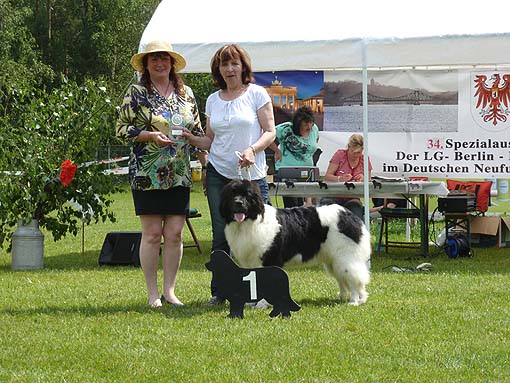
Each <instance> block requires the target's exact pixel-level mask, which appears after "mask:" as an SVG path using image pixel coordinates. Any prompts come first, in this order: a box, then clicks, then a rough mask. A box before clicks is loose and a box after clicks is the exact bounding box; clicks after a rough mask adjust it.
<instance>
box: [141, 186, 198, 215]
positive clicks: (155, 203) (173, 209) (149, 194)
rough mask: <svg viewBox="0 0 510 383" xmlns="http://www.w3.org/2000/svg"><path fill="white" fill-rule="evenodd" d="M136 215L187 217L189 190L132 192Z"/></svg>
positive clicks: (179, 187) (181, 188) (180, 187)
mask: <svg viewBox="0 0 510 383" xmlns="http://www.w3.org/2000/svg"><path fill="white" fill-rule="evenodd" d="M132 192H133V202H134V204H135V213H136V215H187V214H188V211H189V196H190V188H187V187H184V186H176V187H173V188H170V189H166V190H146V191H143V190H132Z"/></svg>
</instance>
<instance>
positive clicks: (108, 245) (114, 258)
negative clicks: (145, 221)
mask: <svg viewBox="0 0 510 383" xmlns="http://www.w3.org/2000/svg"><path fill="white" fill-rule="evenodd" d="M141 240H142V232H140V231H116V232H115V231H114V232H110V233H108V234H106V238H105V239H104V242H103V247H102V248H101V253H100V254H99V265H133V266H140V242H141Z"/></svg>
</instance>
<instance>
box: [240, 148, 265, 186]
mask: <svg viewBox="0 0 510 383" xmlns="http://www.w3.org/2000/svg"><path fill="white" fill-rule="evenodd" d="M234 153H235V155H236V156H237V158H239V159H240V160H241V161H242V160H243V155H242V154H241V152H239V151H237V150H236V151H235V152H234ZM252 166H253V167H254V168H255V172H256V173H258V175H259V176H260V177H261V178H264V177H265V174H264V173H263V172H262V170H260V168H259V167H258V166H257V164H256V163H255V162H254V163H253V164H252V165H248V166H247V167H246V170H245V172H246V173H248V181H250V182H251V172H250V170H249V169H250V168H251V167H252ZM237 176H238V177H239V179H240V180H242V179H243V169H242V168H241V165H237Z"/></svg>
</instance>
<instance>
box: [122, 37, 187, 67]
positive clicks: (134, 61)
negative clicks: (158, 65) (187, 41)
mask: <svg viewBox="0 0 510 383" xmlns="http://www.w3.org/2000/svg"><path fill="white" fill-rule="evenodd" d="M154 52H166V53H168V54H169V55H170V56H171V57H172V62H173V66H174V68H175V71H176V72H179V71H180V70H181V69H184V67H185V66H186V59H185V58H184V57H183V56H182V55H181V54H180V53H177V52H175V51H174V50H173V48H172V45H171V44H170V43H168V42H166V41H150V42H148V43H147V44H145V46H143V48H142V50H141V52H140V53H137V54H135V55H133V57H131V65H132V66H133V68H135V70H136V71H138V72H143V58H144V57H145V55H148V54H149V53H154Z"/></svg>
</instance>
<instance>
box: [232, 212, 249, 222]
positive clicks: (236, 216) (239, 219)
mask: <svg viewBox="0 0 510 383" xmlns="http://www.w3.org/2000/svg"><path fill="white" fill-rule="evenodd" d="M245 218H246V214H244V213H235V214H234V219H235V220H236V221H237V222H243V221H244V219H245Z"/></svg>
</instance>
